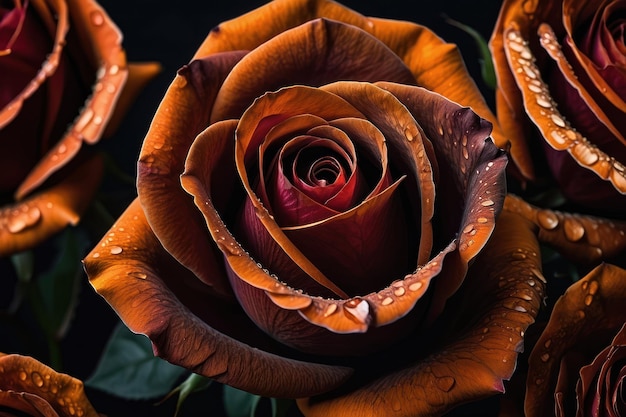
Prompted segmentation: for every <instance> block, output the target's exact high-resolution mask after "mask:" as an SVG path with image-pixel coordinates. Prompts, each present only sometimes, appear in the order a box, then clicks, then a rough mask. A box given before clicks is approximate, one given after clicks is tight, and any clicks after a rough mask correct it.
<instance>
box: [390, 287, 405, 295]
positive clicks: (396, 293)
mask: <svg viewBox="0 0 626 417" xmlns="http://www.w3.org/2000/svg"><path fill="white" fill-rule="evenodd" d="M405 292H406V290H405V289H404V287H400V288H396V290H395V291H394V292H393V293H394V294H395V295H396V297H402V296H403V295H404V293H405Z"/></svg>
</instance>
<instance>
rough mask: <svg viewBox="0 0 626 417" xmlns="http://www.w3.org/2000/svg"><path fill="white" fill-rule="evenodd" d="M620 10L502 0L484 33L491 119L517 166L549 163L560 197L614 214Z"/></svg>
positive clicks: (622, 174) (619, 178) (622, 145)
mask: <svg viewBox="0 0 626 417" xmlns="http://www.w3.org/2000/svg"><path fill="white" fill-rule="evenodd" d="M625 10H626V5H625V4H624V2H623V1H602V0H595V1H586V2H577V1H573V0H564V1H556V2H529V1H525V0H507V1H505V2H504V4H503V5H502V9H501V11H500V16H499V18H498V21H497V24H496V27H495V29H494V32H493V35H492V38H491V49H492V52H493V58H494V62H495V68H496V73H497V78H498V89H497V92H496V102H497V114H498V121H499V123H500V125H501V126H502V129H503V130H504V131H505V133H506V134H507V135H508V136H509V138H510V139H511V143H512V147H511V154H512V156H513V159H514V160H515V161H516V163H517V165H518V166H519V167H520V169H521V171H522V172H523V173H524V175H525V176H526V178H527V179H530V180H533V179H539V177H542V176H545V175H546V173H547V170H548V168H549V171H550V172H551V175H552V176H553V177H554V179H555V180H556V182H557V183H558V186H559V188H560V189H561V190H562V191H563V193H564V194H565V196H566V197H567V198H568V199H570V200H571V201H573V202H575V203H578V204H580V205H583V206H586V207H589V208H593V209H597V210H600V211H602V212H605V213H611V214H617V215H619V214H621V213H623V211H624V207H626V197H625V196H624V194H625V193H626V168H625V167H624V164H626V136H624V132H625V131H626V124H625V122H624V121H625V120H626V117H625V112H626V48H625V46H624V27H626V21H625V20H624V11H625ZM529 122H531V123H529ZM537 133H538V134H537ZM537 136H538V137H539V139H537ZM543 155H545V157H544V156H543ZM535 171H536V173H535Z"/></svg>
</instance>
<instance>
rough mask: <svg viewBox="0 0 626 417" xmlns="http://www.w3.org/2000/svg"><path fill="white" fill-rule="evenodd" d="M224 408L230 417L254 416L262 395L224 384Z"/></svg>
mask: <svg viewBox="0 0 626 417" xmlns="http://www.w3.org/2000/svg"><path fill="white" fill-rule="evenodd" d="M223 396H224V408H225V410H226V415H227V416H228V417H254V415H255V413H256V409H257V406H258V405H259V401H261V397H260V396H259V395H254V394H250V393H249V392H246V391H241V390H238V389H237V388H233V387H231V386H229V385H224V394H223Z"/></svg>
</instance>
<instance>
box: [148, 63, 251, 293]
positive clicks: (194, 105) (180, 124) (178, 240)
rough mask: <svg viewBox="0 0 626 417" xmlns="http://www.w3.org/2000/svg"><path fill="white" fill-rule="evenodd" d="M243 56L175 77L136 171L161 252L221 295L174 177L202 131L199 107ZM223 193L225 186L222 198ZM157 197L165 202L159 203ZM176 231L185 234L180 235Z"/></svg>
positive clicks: (210, 256) (197, 221)
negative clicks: (162, 249)
mask: <svg viewBox="0 0 626 417" xmlns="http://www.w3.org/2000/svg"><path fill="white" fill-rule="evenodd" d="M243 54H244V52H237V53H228V54H221V55H215V56H212V57H209V58H207V59H205V60H200V61H193V62H191V63H190V64H189V65H187V66H185V67H183V69H181V70H180V71H179V73H178V75H177V77H176V78H175V79H174V81H173V82H172V84H171V85H170V87H169V89H168V91H167V93H166V95H165V97H164V98H163V101H162V102H161V104H160V106H159V108H158V110H157V112H156V114H155V117H154V120H153V122H152V125H151V126H150V130H149V131H148V134H147V135H146V138H145V140H144V143H143V146H142V149H141V154H140V157H139V162H138V166H137V170H138V174H137V192H138V194H139V198H140V199H141V202H142V205H143V206H144V209H145V211H146V216H147V217H148V219H149V221H150V225H151V227H152V228H153V229H154V230H155V234H156V235H157V236H159V239H160V241H161V243H162V244H163V246H164V247H165V248H166V249H167V250H168V252H170V253H171V254H172V255H173V256H174V257H175V258H176V259H178V261H179V262H181V263H182V264H183V265H185V266H186V267H187V268H189V269H191V270H192V271H194V273H195V275H196V276H198V277H199V278H200V279H201V280H202V281H204V282H205V283H208V284H210V285H212V286H214V288H215V290H216V291H217V292H218V293H220V294H224V295H226V294H229V293H230V289H229V288H228V286H227V285H225V283H222V284H220V282H219V281H218V282H214V276H213V272H214V271H220V270H222V269H223V267H222V266H221V260H220V259H219V255H218V254H217V253H216V249H215V245H214V243H213V242H212V241H211V239H210V237H209V236H207V235H205V232H204V230H205V223H204V220H203V219H202V217H201V216H200V215H199V213H198V212H197V210H196V208H195V206H194V204H193V202H192V201H191V200H190V199H189V196H188V194H187V193H185V191H184V190H181V188H180V179H179V176H180V174H181V173H182V172H183V169H184V163H185V158H186V156H187V152H188V150H189V146H190V145H191V143H192V142H193V141H194V139H195V137H196V135H197V134H199V133H200V132H201V131H202V130H204V129H205V128H206V127H207V126H208V112H209V111H210V109H207V108H206V107H205V106H206V105H207V103H212V102H213V100H214V97H215V95H216V94H217V90H218V88H219V86H220V85H221V83H222V81H223V79H224V77H226V74H228V72H229V71H230V69H231V68H232V66H233V65H234V64H235V63H236V62H237V61H239V59H240V58H241V56H242V55H243ZM226 165H228V164H227V163H226ZM229 169H231V170H232V167H231V168H229ZM224 178H230V177H229V176H228V175H226V176H225V177H224ZM228 192H229V189H228V187H227V186H226V185H225V186H224V187H223V191H222V193H226V194H227V193H228ZM163 193H166V194H167V195H168V198H167V199H163V198H162V196H163ZM192 225H193V226H192ZM181 230H186V231H187V232H188V233H187V234H185V235H183V234H181V233H180V231H181ZM192 233H195V234H193V235H192Z"/></svg>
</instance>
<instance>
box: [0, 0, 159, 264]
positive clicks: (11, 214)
mask: <svg viewBox="0 0 626 417" xmlns="http://www.w3.org/2000/svg"><path fill="white" fill-rule="evenodd" d="M121 39H122V38H121V34H120V33H119V30H118V29H117V27H116V26H115V25H114V24H113V23H112V22H111V20H110V19H109V18H108V16H107V15H106V13H105V12H104V10H102V8H101V7H100V6H99V5H98V4H97V3H95V2H94V1H92V0H87V1H74V0H68V1H60V2H55V1H47V0H46V1H43V0H42V1H26V2H21V1H17V0H16V1H15V2H14V3H13V4H12V5H10V6H8V3H7V2H3V3H2V6H1V7H0V64H1V65H0V166H2V169H3V172H2V175H0V256H5V255H8V254H11V253H15V252H18V251H21V250H26V249H29V248H31V247H33V246H35V245H36V244H37V243H38V242H40V241H42V240H43V239H45V238H47V237H49V236H51V235H52V234H53V233H55V232H57V231H59V230H60V229H62V228H63V227H65V226H66V225H68V224H76V223H77V222H78V219H79V216H80V215H81V214H82V212H83V211H84V210H85V208H86V207H87V205H88V203H89V202H90V200H91V197H92V195H93V194H94V192H95V190H96V188H97V185H98V184H99V180H100V176H101V172H102V163H101V161H100V160H99V159H97V158H94V157H92V156H90V155H87V152H82V151H81V149H82V148H83V146H82V145H83V143H87V144H93V143H95V142H97V141H98V140H99V139H100V137H101V136H102V134H103V132H104V131H105V128H107V126H108V127H109V128H112V127H114V125H115V120H114V119H116V118H119V115H120V114H121V113H122V112H123V111H124V110H125V107H126V104H125V103H126V102H127V101H128V100H129V99H130V95H133V94H134V93H135V92H136V91H137V89H138V87H140V84H143V83H144V82H145V81H147V79H148V78H149V77H150V76H152V75H153V74H154V73H155V71H156V70H157V69H158V66H156V65H155V64H151V65H147V66H140V67H133V71H131V74H132V77H131V78H132V80H133V81H132V82H131V81H130V80H129V82H128V83H127V79H128V78H129V66H128V65H127V63H126V58H125V54H124V50H123V49H122V47H121V45H120V44H121ZM135 84H138V85H135ZM123 92H125V93H123ZM118 101H119V104H120V105H119V106H117V104H118ZM116 108H117V110H118V113H117V116H114V110H115V109H116Z"/></svg>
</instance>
